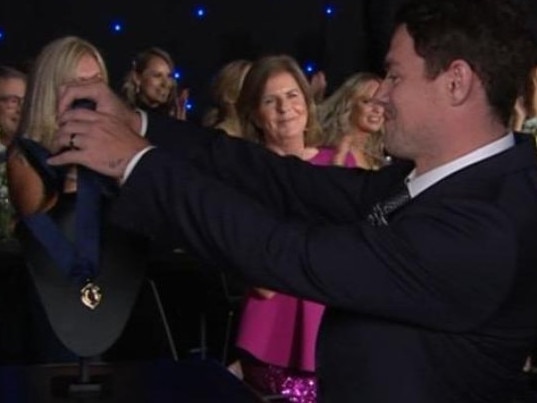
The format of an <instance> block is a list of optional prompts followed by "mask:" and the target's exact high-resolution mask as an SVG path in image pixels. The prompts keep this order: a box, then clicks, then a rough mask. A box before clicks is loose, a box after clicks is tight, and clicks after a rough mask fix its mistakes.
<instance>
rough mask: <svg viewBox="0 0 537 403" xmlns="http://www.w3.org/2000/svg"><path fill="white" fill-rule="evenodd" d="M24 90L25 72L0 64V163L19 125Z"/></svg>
mask: <svg viewBox="0 0 537 403" xmlns="http://www.w3.org/2000/svg"><path fill="white" fill-rule="evenodd" d="M25 92H26V74H24V73H23V72H21V71H19V70H16V69H14V68H12V67H9V66H0V163H1V162H3V161H4V160H5V150H6V148H7V146H9V144H10V143H11V140H12V139H13V136H14V135H15V132H16V131H17V127H18V125H19V120H20V114H21V108H22V103H23V102H24V94H25Z"/></svg>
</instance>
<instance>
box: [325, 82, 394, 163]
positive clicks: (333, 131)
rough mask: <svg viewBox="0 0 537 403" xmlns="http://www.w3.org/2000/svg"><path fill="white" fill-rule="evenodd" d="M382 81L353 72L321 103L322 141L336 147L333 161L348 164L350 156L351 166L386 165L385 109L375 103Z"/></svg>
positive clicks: (333, 147)
mask: <svg viewBox="0 0 537 403" xmlns="http://www.w3.org/2000/svg"><path fill="white" fill-rule="evenodd" d="M381 81H382V80H381V78H380V77H379V76H377V75H375V74H373V73H357V74H354V75H352V76H351V77H349V78H348V79H347V80H346V81H345V82H344V83H343V84H342V85H341V86H340V87H339V88H338V89H337V90H336V91H335V92H334V93H333V94H332V95H331V96H330V97H328V98H327V99H325V100H324V101H323V102H322V104H321V105H320V106H319V120H320V122H321V126H322V129H323V135H324V137H325V140H324V142H323V143H324V145H325V146H327V147H328V148H330V149H334V150H336V152H335V154H334V155H333V157H332V158H333V163H334V164H336V165H348V162H349V161H348V160H349V159H350V160H351V161H352V163H351V164H350V165H354V166H358V167H360V168H365V169H378V168H380V167H382V166H383V165H385V163H386V156H385V155H384V152H383V145H382V125H383V123H384V108H383V106H381V105H379V104H377V103H374V102H372V98H373V95H374V94H375V91H376V90H377V89H378V88H379V86H380V83H381ZM346 161H347V163H346Z"/></svg>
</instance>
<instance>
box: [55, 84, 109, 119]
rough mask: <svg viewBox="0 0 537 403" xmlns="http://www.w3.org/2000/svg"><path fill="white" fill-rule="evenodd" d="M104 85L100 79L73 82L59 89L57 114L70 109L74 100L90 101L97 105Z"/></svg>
mask: <svg viewBox="0 0 537 403" xmlns="http://www.w3.org/2000/svg"><path fill="white" fill-rule="evenodd" d="M103 85H104V83H103V82H102V80H101V79H95V80H90V81H86V82H83V83H80V82H73V83H68V84H65V85H63V86H61V87H60V92H59V94H60V97H59V98H60V101H59V103H58V114H59V115H60V114H62V113H64V112H65V111H67V110H69V109H70V108H71V105H72V103H73V101H74V100H75V99H83V98H85V99H91V100H93V101H95V102H97V104H98V103H99V102H98V100H99V97H100V94H101V92H102V89H101V88H102V86H103Z"/></svg>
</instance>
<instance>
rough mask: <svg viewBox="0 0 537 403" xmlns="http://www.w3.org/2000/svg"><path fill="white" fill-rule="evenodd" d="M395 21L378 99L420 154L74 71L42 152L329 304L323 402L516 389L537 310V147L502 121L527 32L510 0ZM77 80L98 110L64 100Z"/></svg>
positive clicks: (504, 394)
mask: <svg viewBox="0 0 537 403" xmlns="http://www.w3.org/2000/svg"><path fill="white" fill-rule="evenodd" d="M396 23H397V26H396V30H395V32H394V35H393V38H392V42H391V46H390V50H389V52H388V55H387V57H386V66H387V75H386V78H385V80H384V81H383V83H382V85H381V87H380V89H379V91H378V93H377V94H376V96H375V101H376V102H380V103H382V104H383V105H384V107H385V108H386V147H387V149H388V151H389V152H390V153H391V154H393V155H395V156H396V157H399V158H400V159H404V160H408V161H410V162H408V163H395V164H393V165H392V166H390V167H387V168H385V169H382V170H381V171H378V172H369V171H362V170H359V169H357V170H350V169H342V168H326V167H325V168H322V167H321V168H320V167H315V166H312V165H309V164H305V163H302V162H301V161H298V160H297V159H295V158H281V157H278V156H275V155H273V154H271V153H270V152H269V151H266V150H264V149H262V148H260V147H258V146H256V145H253V144H248V143H245V142H243V141H241V140H237V139H229V138H227V137H226V136H223V135H221V134H218V133H216V134H215V133H214V132H211V131H209V130H205V129H201V128H197V127H195V126H194V125H190V124H188V123H184V122H175V121H171V120H164V119H163V118H157V117H153V116H149V117H147V116H146V115H144V114H142V115H137V114H134V113H132V112H129V111H126V109H125V107H124V106H123V105H121V103H120V102H119V101H118V99H117V98H116V97H115V96H114V95H113V94H112V93H111V91H110V90H109V89H107V88H106V87H105V86H104V85H103V84H100V83H90V84H86V85H78V86H76V85H75V86H70V87H69V88H66V90H65V93H64V95H63V98H62V101H61V103H60V106H59V107H60V111H61V112H63V114H62V117H61V119H60V124H61V128H60V130H59V131H58V135H57V144H56V145H57V147H58V149H61V148H64V147H70V148H71V150H70V151H67V152H64V153H62V154H60V155H58V156H57V157H55V158H53V159H51V160H50V162H51V163H52V164H58V165H59V164H66V163H79V164H84V165H86V166H88V167H90V168H93V169H95V170H97V171H99V172H101V173H104V174H106V175H109V176H112V177H115V178H117V179H118V180H120V183H122V190H121V194H120V197H119V198H118V200H117V205H116V206H117V208H116V210H115V215H116V216H115V220H116V221H117V222H119V223H120V224H122V225H123V226H125V227H127V228H131V229H132V230H134V231H141V232H143V233H145V234H146V235H148V236H150V237H151V238H152V239H153V240H155V241H157V240H159V239H166V240H173V241H174V242H180V243H181V244H185V245H187V246H188V248H189V249H190V250H191V251H192V252H194V253H196V254H198V255H200V256H202V257H203V258H205V259H207V260H209V261H220V262H221V261H225V262H226V263H228V264H227V266H230V267H236V268H237V269H238V270H240V271H241V272H242V273H243V274H244V276H245V277H246V278H247V279H248V280H249V281H250V282H251V283H252V284H253V285H257V286H264V287H267V288H270V289H274V290H279V291H282V292H287V293H291V294H295V295H299V296H300V297H303V298H307V299H311V300H316V301H319V302H321V303H322V304H324V305H326V306H327V310H326V314H325V317H324V319H323V323H322V327H321V331H320V335H319V342H318V360H317V363H318V374H319V385H320V396H321V400H322V401H324V402H338V403H339V402H374V403H379V402H399V401H404V402H414V403H432V402H434V403H438V402H458V403H461V402H468V403H470V402H498V403H500V402H510V399H511V398H512V396H513V394H514V392H515V389H516V385H517V379H518V377H519V376H520V373H521V370H522V367H523V365H524V361H525V359H526V357H527V355H528V353H529V351H530V349H531V346H532V343H533V341H534V338H535V336H536V329H537V248H536V245H537V208H536V207H535V206H537V154H536V149H535V145H534V142H533V141H531V140H530V139H528V138H524V137H522V136H519V135H515V134H513V133H511V132H510V131H509V129H508V120H509V117H510V113H511V110H512V107H513V105H514V102H515V99H516V97H517V94H518V90H519V88H520V85H521V83H522V82H523V81H524V77H525V75H526V73H527V72H528V71H529V67H530V61H529V58H530V57H529V56H530V55H531V53H532V52H533V51H534V50H533V49H534V48H533V43H532V41H531V40H530V37H529V36H528V35H527V32H526V31H525V30H524V29H523V25H524V24H523V21H522V19H521V17H520V15H519V14H518V13H516V12H515V11H514V9H513V8H512V7H511V5H510V3H509V1H501V2H500V1H496V0H473V1H467V0H416V1H411V2H410V3H408V4H407V5H406V6H403V8H401V10H400V11H399V13H398V15H397V20H396ZM81 97H90V98H93V99H95V101H97V104H98V108H97V112H93V111H84V110H76V111H69V110H66V109H67V107H68V105H69V104H70V103H71V102H72V101H73V99H76V98H81ZM282 113H284V112H282ZM140 116H142V118H141V119H140ZM140 128H141V129H140ZM140 131H141V132H143V133H145V134H146V138H145V139H144V138H142V137H140V136H138V135H137V133H136V132H140ZM72 133H76V135H73V134H72ZM150 144H152V145H153V146H151V145H150ZM402 185H405V186H402ZM397 187H403V188H404V189H405V190H406V193H404V194H403V195H402V196H401V195H399V196H398V197H397V198H396V199H392V200H391V202H390V203H388V204H376V202H377V201H378V200H380V199H383V198H385V197H386V196H388V195H389V194H390V193H392V192H393V191H394V190H395V189H396V188H397ZM400 202H406V204H405V205H403V206H402V205H401V203H400Z"/></svg>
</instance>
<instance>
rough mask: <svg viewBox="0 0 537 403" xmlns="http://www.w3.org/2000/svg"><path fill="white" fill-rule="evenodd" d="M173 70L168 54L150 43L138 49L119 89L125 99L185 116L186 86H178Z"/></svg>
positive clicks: (136, 104)
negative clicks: (141, 49)
mask: <svg viewBox="0 0 537 403" xmlns="http://www.w3.org/2000/svg"><path fill="white" fill-rule="evenodd" d="M174 70H175V64H174V62H173V60H172V58H171V56H170V54H169V53H168V52H166V51H165V50H163V49H160V48H157V47H152V48H149V49H145V50H143V51H142V52H140V53H138V54H137V55H136V56H135V57H134V60H133V61H132V66H131V69H130V71H129V72H128V73H127V75H126V77H125V79H124V81H123V87H122V92H123V94H124V96H125V98H126V99H127V101H128V103H129V104H130V105H131V106H133V107H135V108H140V109H143V110H146V111H152V112H157V113H163V114H165V115H169V116H173V117H175V118H177V119H181V120H185V119H186V117H187V116H186V102H187V98H188V89H186V88H182V89H180V90H178V85H177V82H176V80H175V78H174V77H173V74H174Z"/></svg>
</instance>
